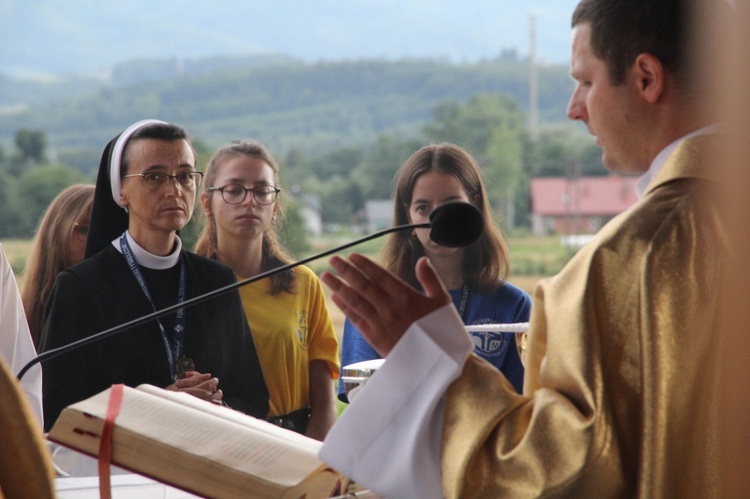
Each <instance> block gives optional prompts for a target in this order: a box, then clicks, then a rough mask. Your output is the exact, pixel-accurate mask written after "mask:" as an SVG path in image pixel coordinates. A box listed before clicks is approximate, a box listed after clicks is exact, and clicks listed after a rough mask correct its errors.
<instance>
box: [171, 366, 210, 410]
mask: <svg viewBox="0 0 750 499" xmlns="http://www.w3.org/2000/svg"><path fill="white" fill-rule="evenodd" d="M166 389H167V390H172V391H176V392H185V393H189V394H190V395H193V396H194V397H198V398H199V399H203V400H208V401H210V402H214V403H216V404H220V403H221V399H222V397H223V395H224V394H223V392H222V391H221V390H220V389H219V378H212V377H211V374H209V373H199V372H197V371H187V372H186V373H185V377H184V378H180V379H178V380H177V381H175V382H174V383H172V384H171V385H169V386H168V387H167V388H166Z"/></svg>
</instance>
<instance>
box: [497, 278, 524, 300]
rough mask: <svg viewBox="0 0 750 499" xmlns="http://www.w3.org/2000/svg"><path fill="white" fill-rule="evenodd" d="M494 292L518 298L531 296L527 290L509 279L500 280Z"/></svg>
mask: <svg viewBox="0 0 750 499" xmlns="http://www.w3.org/2000/svg"><path fill="white" fill-rule="evenodd" d="M494 294H496V295H501V296H505V297H513V298H517V299H529V298H530V297H529V294H528V293H527V292H526V291H524V290H523V289H521V288H519V287H518V286H516V285H515V284H512V283H510V282H508V281H500V283H499V284H498V286H497V288H495V291H494Z"/></svg>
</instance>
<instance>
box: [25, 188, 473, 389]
mask: <svg viewBox="0 0 750 499" xmlns="http://www.w3.org/2000/svg"><path fill="white" fill-rule="evenodd" d="M411 229H431V230H430V239H432V240H433V241H435V242H436V243H437V244H439V245H441V246H447V247H451V248H460V247H463V246H469V245H470V244H472V243H473V242H474V241H476V240H477V239H479V236H481V235H482V232H483V229H484V217H483V216H482V213H481V212H480V211H479V209H477V208H476V207H475V206H474V205H472V204H469V203H464V202H458V201H456V202H450V203H445V204H442V205H440V206H438V207H437V208H435V209H434V210H432V213H430V221H429V222H425V223H420V224H405V225H397V226H396V227H391V228H389V229H384V230H381V231H378V232H374V233H373V234H370V235H369V236H366V237H363V238H361V239H357V240H355V241H351V242H349V243H346V244H343V245H341V246H338V247H336V248H332V249H329V250H326V251H323V252H322V253H318V254H316V255H312V256H309V257H307V258H303V259H302V260H299V261H297V262H292V263H288V264H286V265H282V266H281V267H276V268H275V269H271V270H268V271H266V272H262V273H260V274H258V275H255V276H253V277H249V278H247V279H244V280H242V281H237V282H234V283H232V284H228V285H226V286H224V287H223V288H218V289H215V290H213V291H209V292H208V293H205V294H202V295H199V296H195V297H193V298H190V299H188V300H185V301H183V302H182V303H176V304H174V305H171V306H169V307H165V308H163V309H161V310H157V311H155V312H152V313H150V314H148V315H144V316H143V317H139V318H137V319H133V320H132V321H129V322H125V323H124V324H120V325H119V326H115V327H112V328H109V329H106V330H104V331H101V332H99V333H96V334H93V335H91V336H88V337H86V338H81V339H80V340H78V341H74V342H73V343H68V344H67V345H63V346H61V347H58V348H53V349H52V350H47V351H46V352H43V353H41V354H39V355H37V356H36V357H34V358H33V359H31V360H30V361H29V362H28V363H27V364H26V365H25V366H24V367H23V368H22V369H21V370H20V371H19V372H18V379H19V381H20V380H21V378H23V375H24V374H26V372H27V371H28V370H29V369H30V368H32V367H33V366H34V365H35V364H37V363H40V362H43V361H45V360H49V359H53V358H55V357H58V356H60V355H62V354H64V353H66V352H69V351H71V350H75V349H77V348H80V347H83V346H85V345H88V344H90V343H94V342H97V341H99V340H102V339H104V338H108V337H110V336H114V335H115V334H118V333H121V332H123V331H127V330H128V329H131V328H133V327H135V326H139V325H141V324H144V323H146V322H148V321H150V320H153V319H156V318H158V317H161V316H163V315H166V314H169V313H171V312H175V311H177V310H178V309H180V308H184V307H189V306H191V305H196V304H198V303H203V302H204V301H207V300H210V299H212V298H215V297H217V296H221V295H223V294H227V293H229V292H230V291H232V290H234V289H236V288H239V287H240V286H244V285H245V284H250V283H253V282H256V281H259V280H261V279H265V278H266V277H269V276H272V275H274V274H278V273H281V272H284V271H286V270H289V269H292V268H294V267H297V266H299V265H304V264H306V263H309V262H312V261H313V260H317V259H319V258H323V257H326V256H329V255H332V254H334V253H336V252H339V251H343V250H345V249H348V248H351V247H352V246H356V245H358V244H362V243H364V242H367V241H370V240H372V239H376V238H378V237H381V236H384V235H386V234H390V233H392V232H399V231H402V230H411Z"/></svg>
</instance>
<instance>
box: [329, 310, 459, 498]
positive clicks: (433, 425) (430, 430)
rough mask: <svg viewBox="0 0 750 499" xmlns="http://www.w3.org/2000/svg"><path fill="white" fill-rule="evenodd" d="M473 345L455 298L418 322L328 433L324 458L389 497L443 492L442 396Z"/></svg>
mask: <svg viewBox="0 0 750 499" xmlns="http://www.w3.org/2000/svg"><path fill="white" fill-rule="evenodd" d="M473 349H474V344H473V343H472V341H471V338H470V337H469V335H468V333H466V331H465V329H464V325H463V322H462V321H461V318H460V317H459V316H458V313H457V312H456V308H455V307H454V306H453V305H446V306H444V307H442V308H440V309H438V310H436V311H435V312H433V313H431V314H429V315H427V316H425V317H423V318H422V319H420V320H418V321H416V322H415V323H414V324H412V325H411V327H410V328H409V329H408V330H407V331H406V334H405V335H404V336H403V337H402V338H401V340H400V341H399V342H398V343H397V344H396V346H395V347H394V348H393V350H392V351H391V353H390V354H389V355H388V357H387V359H386V361H385V362H384V363H383V366H382V367H380V368H379V369H378V370H377V371H376V372H375V374H373V376H372V378H370V380H368V381H367V383H366V384H365V385H364V386H363V387H362V389H361V390H360V391H359V393H358V394H357V397H356V399H355V400H354V401H352V403H351V405H350V406H349V407H348V408H347V410H346V411H345V412H344V413H343V414H342V415H341V417H340V418H339V420H338V421H337V422H336V424H335V425H334V426H333V428H332V429H331V431H330V432H329V433H328V436H327V437H326V439H325V441H324V442H323V447H322V448H321V450H320V453H319V457H320V459H321V460H322V461H323V462H325V463H327V464H328V465H329V466H331V467H333V468H334V469H336V470H338V471H340V472H342V473H344V474H345V475H347V476H348V477H350V478H351V479H353V480H354V481H356V482H357V483H360V484H362V485H363V486H364V487H366V488H369V489H371V490H373V491H375V492H377V493H378V494H381V495H382V496H384V497H389V498H391V499H398V498H402V497H403V498H414V499H418V498H437V497H442V492H441V491H442V483H441V471H440V435H441V431H442V426H443V399H442V398H443V394H444V393H445V391H446V390H447V389H448V387H449V386H450V385H451V383H452V382H453V381H454V380H455V379H456V378H458V376H459V375H460V374H461V371H462V370H463V365H464V363H465V362H466V359H467V357H468V356H469V355H470V354H471V352H472V351H473ZM414 352H419V354H418V355H415V354H414Z"/></svg>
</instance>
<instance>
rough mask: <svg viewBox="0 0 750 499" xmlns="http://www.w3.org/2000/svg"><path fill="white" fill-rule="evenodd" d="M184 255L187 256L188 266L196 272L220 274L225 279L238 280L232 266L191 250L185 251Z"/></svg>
mask: <svg viewBox="0 0 750 499" xmlns="http://www.w3.org/2000/svg"><path fill="white" fill-rule="evenodd" d="M182 256H183V257H184V258H185V261H186V263H187V266H188V267H190V268H192V269H193V270H194V271H196V272H199V273H205V274H207V275H215V276H220V277H222V278H224V279H229V280H236V277H235V275H234V271H233V270H232V269H231V267H229V266H228V265H225V264H223V263H221V262H219V261H217V260H212V259H211V258H206V257H204V256H200V255H196V254H195V253H192V252H190V251H183V252H182Z"/></svg>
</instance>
